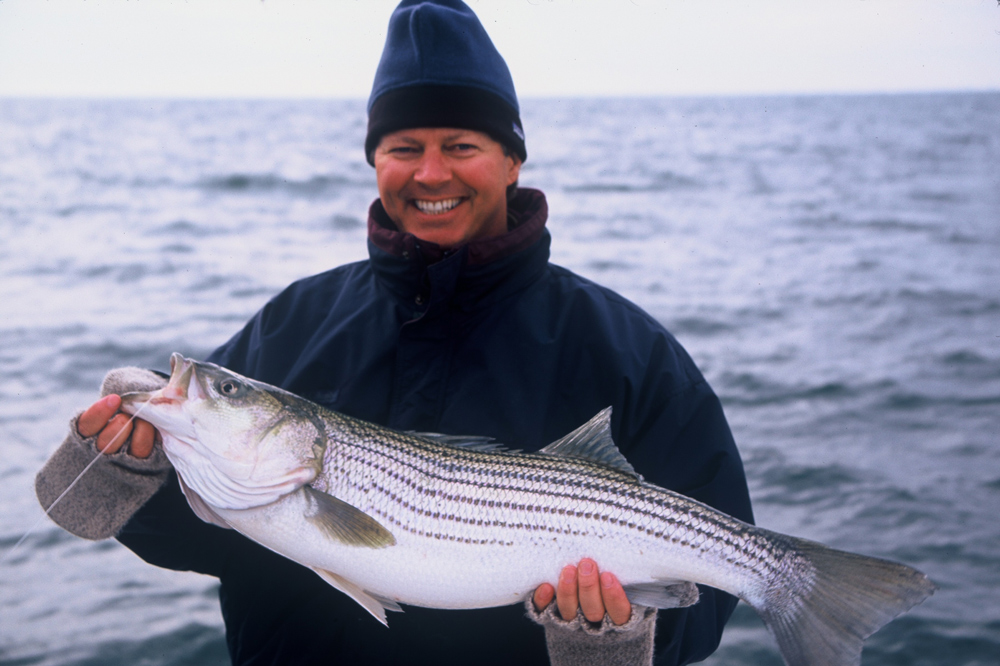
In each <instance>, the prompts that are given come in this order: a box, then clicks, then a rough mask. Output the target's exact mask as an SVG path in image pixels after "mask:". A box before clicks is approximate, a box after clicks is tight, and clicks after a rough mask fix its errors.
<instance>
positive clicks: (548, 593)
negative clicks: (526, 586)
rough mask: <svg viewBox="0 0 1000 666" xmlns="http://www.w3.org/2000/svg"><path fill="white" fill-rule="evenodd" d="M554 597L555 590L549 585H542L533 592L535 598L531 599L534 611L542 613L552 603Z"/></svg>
mask: <svg viewBox="0 0 1000 666" xmlns="http://www.w3.org/2000/svg"><path fill="white" fill-rule="evenodd" d="M555 596H556V588H554V587H552V585H551V584H549V583H542V584H541V585H539V586H538V588H537V589H536V590H535V596H534V597H532V601H533V602H534V603H535V610H536V611H538V612H542V611H543V610H545V608H546V607H547V606H548V605H549V604H551V603H552V599H553V597H555Z"/></svg>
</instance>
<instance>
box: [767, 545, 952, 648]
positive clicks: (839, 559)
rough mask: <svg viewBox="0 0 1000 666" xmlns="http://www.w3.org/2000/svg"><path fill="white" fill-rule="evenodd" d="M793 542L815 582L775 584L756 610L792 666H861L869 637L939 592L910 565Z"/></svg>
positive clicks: (799, 581) (803, 581) (795, 581)
mask: <svg viewBox="0 0 1000 666" xmlns="http://www.w3.org/2000/svg"><path fill="white" fill-rule="evenodd" d="M786 538H789V537H786ZM789 539H790V540H791V541H792V543H791V544H790V545H791V547H792V550H793V551H795V552H797V553H798V554H799V555H800V556H801V557H802V558H803V559H804V560H805V561H807V562H808V564H809V565H811V566H808V565H807V566H805V567H804V568H805V569H807V570H808V569H811V570H812V572H811V573H812V575H809V576H805V578H806V579H811V580H794V581H787V582H788V585H787V586H785V585H780V584H779V585H775V586H774V587H773V588H772V589H771V590H770V591H769V592H768V593H767V600H766V601H765V603H764V604H763V606H762V607H758V608H757V609H756V610H757V612H758V613H759V614H760V616H761V617H762V618H763V620H764V623H765V624H766V625H767V628H768V629H770V631H771V633H772V634H773V635H774V637H775V639H776V640H777V642H778V647H779V648H780V650H781V656H782V657H784V659H785V663H786V664H788V666H857V665H858V664H860V663H861V648H862V645H863V643H864V640H865V639H866V638H867V637H868V636H871V635H872V634H873V633H875V632H876V631H878V630H879V628H881V627H882V626H883V625H885V624H886V623H888V622H889V621H890V620H892V619H893V618H894V617H896V616H897V615H900V614H901V613H904V612H906V611H907V610H909V609H910V608H912V607H913V606H916V605H917V604H919V603H920V602H921V601H923V600H924V599H926V598H927V597H928V596H930V595H931V594H932V593H933V592H934V590H935V586H934V583H932V582H931V581H930V580H929V579H928V578H927V576H925V575H924V574H922V573H920V572H919V571H917V570H916V569H912V568H910V567H908V566H906V565H903V564H899V563H897V562H890V561H888V560H880V559H876V558H873V557H865V556H863V555H855V554H854V553H846V552H843V551H839V550H834V549H832V548H827V547H826V546H823V545H822V544H818V543H815V542H812V541H805V540H802V539H792V538H789ZM795 568H796V569H801V568H800V567H795Z"/></svg>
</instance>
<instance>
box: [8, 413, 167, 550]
mask: <svg viewBox="0 0 1000 666" xmlns="http://www.w3.org/2000/svg"><path fill="white" fill-rule="evenodd" d="M147 404H149V403H145V402H144V403H142V404H141V405H140V406H139V409H137V410H136V412H135V414H133V415H132V416H131V418H129V420H128V421H126V422H125V425H126V426H127V425H129V424H130V423H132V422H133V421H135V419H136V418H137V417H138V416H139V414H141V413H142V410H144V409H146V405H147ZM123 432H125V426H122V429H121V430H119V431H118V432H117V433H116V434H115V436H114V437H112V438H111V440H110V441H109V442H108V443H107V444H105V445H104V448H103V449H101V450H100V451H99V452H98V453H97V455H96V456H94V459H93V460H91V461H90V462H89V463H87V466H86V467H84V468H83V471H81V472H80V473H79V474H77V475H76V478H75V479H73V482H72V483H71V484H69V485H68V486H66V490H64V491H62V492H61V493H60V494H59V496H58V497H56V499H55V500H54V501H53V502H52V504H50V505H49V508H48V509H46V510H45V513H43V514H42V515H41V516H40V517H39V518H38V520H36V521H35V522H34V524H33V525H32V526H31V527H29V528H28V531H27V532H25V533H24V536H22V537H21V538H20V539H18V540H17V543H15V544H14V547H13V548H11V549H10V550H8V551H7V552H6V553H4V554H3V556H2V557H0V564H3V563H4V562H6V561H7V560H8V559H9V558H10V557H12V556H13V555H14V553H15V552H17V549H18V548H19V547H20V546H21V544H22V543H24V540H25V539H27V538H28V537H29V536H31V534H32V532H34V531H35V529H37V528H38V526H39V525H41V523H42V521H43V520H45V519H46V518H48V516H49V514H50V513H51V512H52V509H54V508H56V504H59V502H60V501H61V500H62V498H64V497H66V495H67V494H69V491H71V490H73V487H74V486H75V485H76V484H77V482H79V481H80V479H82V478H83V475H84V474H86V473H87V471H88V470H90V468H91V467H93V466H94V465H95V464H96V463H97V461H98V460H100V459H101V458H103V457H104V454H105V452H106V451H107V450H108V449H110V448H111V446H112V445H113V444H114V443H115V442H117V441H118V438H119V437H120V436H121V434H122V433H123Z"/></svg>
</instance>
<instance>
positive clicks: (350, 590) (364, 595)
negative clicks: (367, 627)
mask: <svg viewBox="0 0 1000 666" xmlns="http://www.w3.org/2000/svg"><path fill="white" fill-rule="evenodd" d="M311 568H312V570H313V571H315V572H316V573H317V574H318V575H319V577H320V578H322V579H323V580H325V581H326V582H327V583H329V584H330V585H331V586H333V587H334V588H336V589H338V590H340V591H341V592H343V593H344V594H346V595H347V596H349V597H350V598H351V599H354V600H355V601H356V602H358V604H360V605H361V607H362V608H364V609H365V610H366V611H368V612H369V613H371V614H372V616H373V617H374V618H375V619H376V620H378V621H379V622H381V623H382V624H383V625H385V626H387V627H388V626H389V622H388V621H387V620H386V617H385V612H386V611H387V610H390V611H396V612H398V613H402V612H403V609H402V607H401V606H400V605H399V604H397V603H396V602H395V601H393V600H392V599H386V598H385V597H380V596H378V595H377V594H372V593H371V592H368V591H367V590H363V589H361V588H360V587H358V586H357V585H356V584H354V583H352V582H351V581H349V580H347V579H346V578H344V577H343V576H340V575H338V574H335V573H333V572H332V571H327V570H326V569H320V568H318V567H311Z"/></svg>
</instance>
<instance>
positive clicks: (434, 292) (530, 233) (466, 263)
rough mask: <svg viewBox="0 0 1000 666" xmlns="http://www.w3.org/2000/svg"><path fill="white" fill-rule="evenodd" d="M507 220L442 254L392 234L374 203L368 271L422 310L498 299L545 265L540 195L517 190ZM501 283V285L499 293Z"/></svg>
mask: <svg viewBox="0 0 1000 666" xmlns="http://www.w3.org/2000/svg"><path fill="white" fill-rule="evenodd" d="M508 218H509V220H508V227H509V230H508V231H507V233H505V234H503V235H501V236H496V237H493V238H484V239H480V240H474V241H471V242H469V243H466V244H464V245H460V246H458V247H456V248H452V249H449V250H444V249H443V248H441V247H440V246H439V245H437V244H435V243H429V242H426V241H422V240H420V239H419V238H417V237H415V236H414V235H413V234H410V233H406V232H401V231H399V230H397V229H396V227H395V225H394V224H393V222H392V220H390V219H389V217H388V215H386V213H385V209H384V208H383V207H382V203H381V201H379V200H375V202H374V203H372V205H371V208H370V209H369V216H368V252H369V256H370V258H371V265H372V268H373V270H374V271H375V274H376V276H377V277H378V279H379V282H381V283H382V284H383V285H384V286H386V287H387V288H388V289H389V290H390V291H391V292H393V293H394V294H395V295H396V296H397V297H399V298H402V299H406V300H409V301H410V302H411V303H417V304H418V305H422V306H423V308H433V307H434V306H435V305H438V304H442V303H446V302H447V303H451V304H452V305H457V306H459V307H460V308H462V309H467V308H469V307H471V306H472V304H473V303H475V302H477V301H478V300H479V299H480V297H481V296H483V295H485V294H486V293H490V294H495V295H498V296H499V295H502V293H506V291H507V289H513V288H518V287H519V286H520V285H522V284H527V283H528V282H530V281H533V280H534V279H536V278H537V277H538V275H539V274H540V273H541V270H542V269H543V268H544V267H545V265H546V264H547V263H548V258H549V235H548V232H547V231H546V230H545V222H546V221H547V219H548V204H547V203H546V201H545V195H544V194H542V192H540V191H538V190H534V189H529V188H520V189H519V190H518V192H517V194H516V195H515V197H514V199H513V200H512V201H511V203H510V204H509V206H508ZM512 276H516V277H514V279H508V278H511V277H512ZM500 283H503V284H504V285H505V287H504V288H501V289H499V291H498V290H497V287H498V285H499V284H500Z"/></svg>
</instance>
